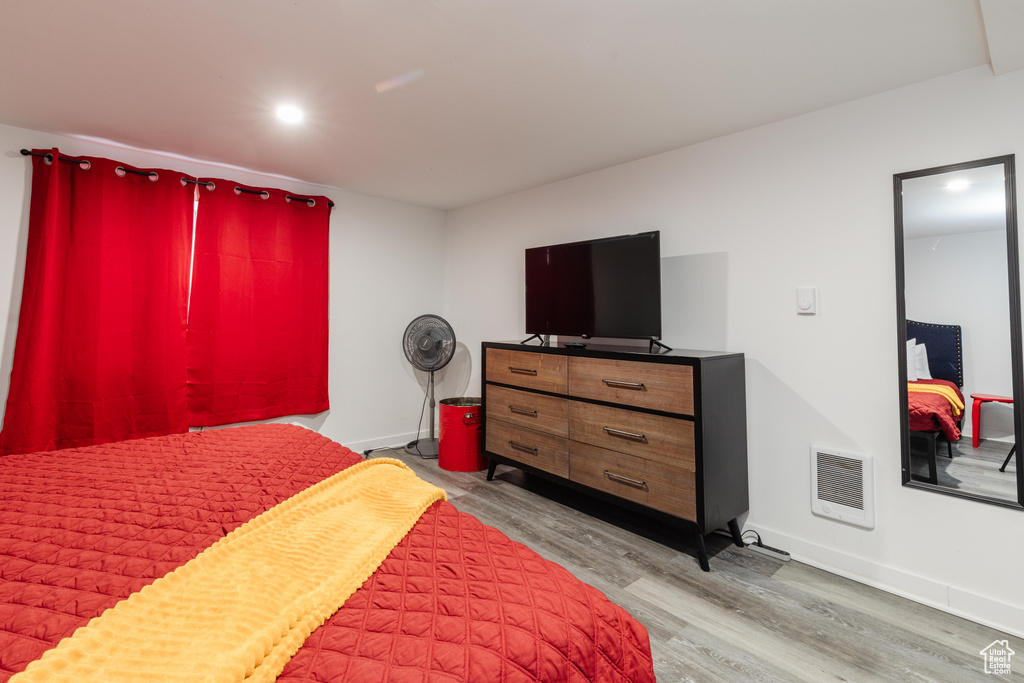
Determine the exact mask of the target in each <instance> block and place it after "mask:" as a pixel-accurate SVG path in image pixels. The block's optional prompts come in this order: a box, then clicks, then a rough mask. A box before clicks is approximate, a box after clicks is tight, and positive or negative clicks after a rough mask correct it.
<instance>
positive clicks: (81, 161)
mask: <svg viewBox="0 0 1024 683" xmlns="http://www.w3.org/2000/svg"><path fill="white" fill-rule="evenodd" d="M21 155H22V156H23V157H27V156H33V157H43V158H45V159H47V161H48V162H49V163H53V155H52V154H44V153H43V152H33V151H31V150H28V149H23V150H21ZM59 159H60V160H61V161H66V162H68V163H69V164H88V163H89V162H88V161H87V160H86V159H71V158H70V157H59Z"/></svg>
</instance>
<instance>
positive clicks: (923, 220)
mask: <svg viewBox="0 0 1024 683" xmlns="http://www.w3.org/2000/svg"><path fill="white" fill-rule="evenodd" d="M902 210H903V242H902V245H903V272H904V299H905V321H906V340H907V348H906V367H907V410H908V413H909V414H908V416H907V424H908V426H909V438H908V439H907V443H908V444H909V451H910V468H909V469H910V479H911V480H912V481H917V482H924V483H928V484H932V485H935V486H938V487H940V488H942V489H947V490H951V491H957V492H964V493H969V494H973V495H977V496H984V497H986V498H995V499H999V500H1006V501H1013V502H1016V501H1017V498H1018V484H1017V472H1016V468H1017V463H1016V461H1015V460H1016V459H1015V458H1010V460H1009V463H1008V464H1007V466H1006V468H1005V471H1000V467H1001V466H1002V465H1003V463H1004V461H1006V459H1007V454H1008V453H1009V451H1010V449H1011V448H1013V445H1014V442H1015V430H1014V407H1013V404H1012V396H1013V368H1012V352H1011V335H1010V325H1011V323H1010V310H1009V309H1010V307H1009V306H1008V305H1007V303H1008V296H1007V293H1008V291H1009V279H1008V260H1007V228H1006V226H1007V214H1006V201H1005V190H1004V167H1003V165H1002V164H998V163H997V164H994V165H986V166H981V167H978V168H969V169H958V170H951V171H949V172H943V173H936V174H929V175H924V176H921V177H915V178H907V179H905V180H903V181H902ZM972 394H975V395H998V396H1004V397H1007V398H1008V399H1009V400H1010V401H1011V402H1009V403H1007V402H998V401H986V402H984V403H983V404H982V405H981V417H982V419H981V420H980V423H981V430H980V433H979V434H978V436H979V437H980V438H979V440H978V441H979V442H978V445H977V447H975V446H974V445H973V443H972V442H973V441H974V439H973V437H974V435H975V433H976V432H978V425H977V424H975V420H974V419H972V411H971V408H972V398H971V395H972Z"/></svg>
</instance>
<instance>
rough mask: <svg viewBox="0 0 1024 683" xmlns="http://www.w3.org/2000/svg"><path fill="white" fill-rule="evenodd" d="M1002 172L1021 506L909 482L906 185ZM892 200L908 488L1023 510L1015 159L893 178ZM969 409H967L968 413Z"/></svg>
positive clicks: (1023, 391) (1023, 385)
mask: <svg viewBox="0 0 1024 683" xmlns="http://www.w3.org/2000/svg"><path fill="white" fill-rule="evenodd" d="M996 165H1001V166H1002V167H1003V182H1004V185H1005V192H1004V193H1005V197H1006V267H1007V271H1008V273H1007V274H1008V280H1009V284H1010V287H1009V297H1010V301H1009V304H1010V353H1011V356H1012V358H1011V370H1012V372H1013V398H1014V403H1013V426H1014V443H1016V444H1017V446H1018V447H1017V449H1016V452H1015V455H1014V460H1015V462H1016V466H1017V469H1016V476H1017V500H1016V502H1014V501H1011V500H1006V499H1002V498H993V497H990V496H983V495H979V494H975V493H968V492H966V491H958V490H956V489H950V488H946V487H943V486H938V485H935V484H929V483H927V482H923V481H916V480H914V479H912V478H911V476H910V415H909V404H908V399H907V354H906V342H907V304H906V274H905V272H904V263H903V259H904V250H903V181H905V180H909V179H911V178H920V177H922V176H929V175H936V174H939V173H950V172H952V171H963V170H967V169H972V168H980V167H982V166H996ZM893 199H894V212H895V213H894V216H895V226H896V328H897V329H896V334H897V342H898V349H899V354H898V355H897V358H899V376H900V377H899V381H900V393H899V396H900V441H901V446H902V469H903V485H904V486H909V487H912V488H919V489H925V490H928V491H935V492H936V493H942V494H945V495H947V496H956V497H958V498H968V499H970V500H977V501H981V502H984V503H991V504H993V505H1000V506H1003V507H1009V508H1014V509H1018V510H1024V473H1022V472H1021V467H1022V465H1024V456H1022V453H1021V451H1022V450H1024V449H1021V448H1020V447H1019V446H1020V445H1021V437H1022V435H1024V422H1022V419H1024V409H1022V406H1021V402H1022V401H1024V375H1022V367H1021V366H1022V360H1021V348H1022V347H1021V314H1020V313H1021V311H1020V262H1019V254H1018V249H1017V200H1016V175H1015V172H1014V155H1012V154H1007V155H1005V156H998V157H989V158H987V159H978V160H975V161H966V162H963V163H959V164H950V165H948V166H936V167H933V168H926V169H922V170H919V171H909V172H907V173H896V174H894V175H893ZM965 409H966V408H965Z"/></svg>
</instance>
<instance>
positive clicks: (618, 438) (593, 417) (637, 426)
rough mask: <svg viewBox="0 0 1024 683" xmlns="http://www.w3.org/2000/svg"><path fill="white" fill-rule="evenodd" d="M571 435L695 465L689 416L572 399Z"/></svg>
mask: <svg viewBox="0 0 1024 683" xmlns="http://www.w3.org/2000/svg"><path fill="white" fill-rule="evenodd" d="M569 438H570V439H572V440H573V441H582V442H584V443H589V444H591V445H593V446H600V447H601V448H607V449H609V450H613V451H619V452H621V453H629V454H630V455H635V456H638V457H641V458H646V459H648V460H656V461H658V462H663V463H665V464H667V465H679V466H683V467H689V468H690V469H693V463H694V441H693V422H692V421H690V420H683V419H680V418H673V417H663V416H661V415H649V414H647V413H638V412H635V411H632V410H626V409H624V408H610V407H608V406H597V405H593V404H590V403H579V402H571V403H570V404H569Z"/></svg>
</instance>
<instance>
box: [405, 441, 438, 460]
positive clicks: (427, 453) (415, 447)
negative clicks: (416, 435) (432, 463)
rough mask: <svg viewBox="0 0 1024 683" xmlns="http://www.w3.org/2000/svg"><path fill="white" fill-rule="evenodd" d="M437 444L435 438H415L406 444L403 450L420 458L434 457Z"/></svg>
mask: <svg viewBox="0 0 1024 683" xmlns="http://www.w3.org/2000/svg"><path fill="white" fill-rule="evenodd" d="M437 444H438V440H437V439H417V440H416V441H410V442H409V443H408V445H406V447H405V452H406V453H408V454H409V455H418V456H420V457H421V458H436V457H437V450H438V448H437Z"/></svg>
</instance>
